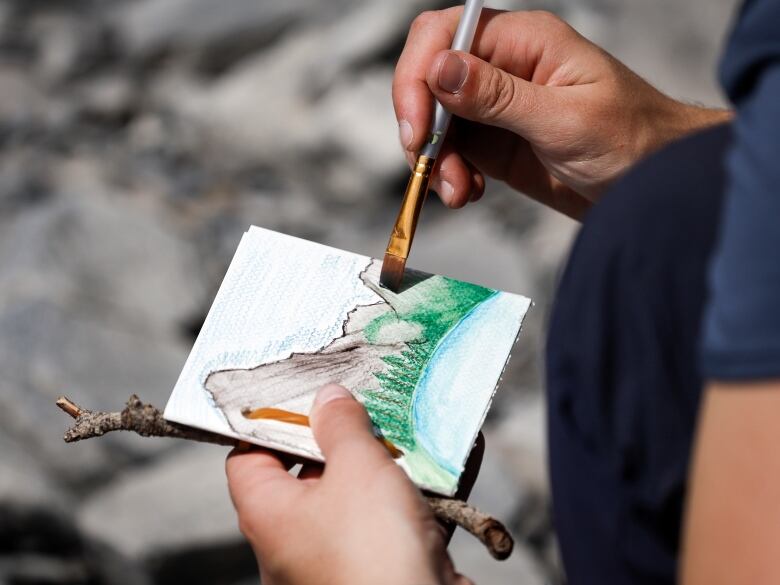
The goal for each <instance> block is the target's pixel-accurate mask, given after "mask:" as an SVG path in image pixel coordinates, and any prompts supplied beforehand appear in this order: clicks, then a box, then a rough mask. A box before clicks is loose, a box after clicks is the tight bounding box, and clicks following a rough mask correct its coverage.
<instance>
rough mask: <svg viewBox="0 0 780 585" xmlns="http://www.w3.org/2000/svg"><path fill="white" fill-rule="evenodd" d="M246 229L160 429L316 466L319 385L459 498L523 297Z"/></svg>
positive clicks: (432, 482)
mask: <svg viewBox="0 0 780 585" xmlns="http://www.w3.org/2000/svg"><path fill="white" fill-rule="evenodd" d="M380 269H381V261H379V260H375V259H371V258H368V257H366V256H361V255H358V254H353V253H351V252H345V251H341V250H336V249H334V248H329V247H326V246H322V245H320V244H316V243H313V242H308V241H305V240H301V239H298V238H293V237H291V236H286V235H284V234H279V233H275V232H272V231H269V230H264V229H261V228H257V227H252V228H251V229H250V230H249V231H248V232H247V233H246V234H245V235H244V238H243V239H242V241H241V243H240V245H239V248H238V251H237V252H236V255H235V257H234V259H233V262H232V263H231V266H230V268H229V270H228V272H227V274H226V276H225V280H224V281H223V283H222V286H221V287H220V290H219V292H218V294H217V297H216V299H215V301H214V304H213V306H212V308H211V311H210V312H209V315H208V317H207V319H206V321H205V323H204V326H203V328H202V330H201V332H200V334H199V336H198V339H197V340H196V342H195V345H194V346H193V349H192V352H191V354H190V357H189V359H188V360H187V363H186V365H185V367H184V369H183V371H182V373H181V376H180V378H179V381H178V382H177V384H176V387H175V388H174V391H173V394H172V395H171V398H170V400H169V402H168V405H167V407H166V410H165V416H166V418H168V419H169V420H172V421H176V422H180V423H183V424H189V425H192V426H197V427H200V428H204V429H207V430H211V431H215V432H220V433H223V434H228V435H230V436H235V437H238V438H242V439H244V440H247V441H249V442H253V443H257V444H260V445H264V446H267V447H271V448H275V449H279V450H282V451H287V452H291V453H295V454H299V455H303V456H305V457H309V458H313V459H317V460H322V454H321V453H320V451H319V449H318V448H317V445H316V443H315V441H314V439H313V437H312V434H311V431H310V429H309V428H308V427H307V426H306V425H305V421H306V415H307V414H308V412H309V411H310V409H311V404H312V400H313V397H314V394H315V393H316V391H317V389H318V388H320V387H321V386H322V385H323V384H326V383H328V382H337V383H340V384H342V385H344V386H345V387H347V388H348V389H349V390H350V391H351V392H352V393H353V394H354V395H355V397H356V398H357V399H358V400H360V401H361V402H362V403H363V404H364V405H365V406H366V409H367V410H368V413H369V415H370V416H371V419H372V421H373V423H374V425H375V427H376V428H377V431H378V433H379V435H380V436H381V437H382V439H383V440H384V442H385V444H386V445H387V446H388V448H389V449H390V450H391V452H392V453H393V454H394V456H395V457H396V458H397V461H398V463H399V464H400V465H401V466H402V467H403V468H404V469H405V470H406V471H407V473H408V474H409V476H410V477H411V478H412V480H414V481H415V482H416V483H417V484H418V485H420V486H421V487H424V488H426V489H430V490H433V491H436V492H438V493H442V494H446V495H451V494H453V493H454V492H455V490H456V488H457V484H458V479H459V477H460V474H461V472H462V471H463V465H464V463H465V460H466V458H467V456H468V453H469V451H470V449H471V446H472V445H473V442H474V440H475V438H476V435H477V433H478V431H479V429H480V427H481V425H482V422H483V421H484V418H485V416H486V414H487V411H488V408H489V406H490V402H491V400H492V397H493V394H494V392H495V391H496V388H497V385H498V382H499V380H500V377H501V374H502V372H503V370H504V368H505V366H506V363H507V360H508V359H509V355H510V353H511V351H512V348H513V346H514V344H515V341H516V339H517V337H518V334H519V332H520V327H521V324H522V321H523V318H524V316H525V314H526V312H527V310H528V308H529V306H530V299H528V298H526V297H523V296H520V295H515V294H510V293H505V292H501V291H497V290H493V289H490V288H486V287H483V286H479V285H475V284H469V283H466V282H461V281H458V280H454V279H451V278H447V277H444V276H438V275H432V274H425V273H422V272H416V271H412V270H407V272H406V276H405V280H404V284H403V286H402V287H401V290H400V291H399V292H398V293H393V292H391V291H389V290H388V289H385V288H383V287H380V286H379V284H378V281H379V273H380Z"/></svg>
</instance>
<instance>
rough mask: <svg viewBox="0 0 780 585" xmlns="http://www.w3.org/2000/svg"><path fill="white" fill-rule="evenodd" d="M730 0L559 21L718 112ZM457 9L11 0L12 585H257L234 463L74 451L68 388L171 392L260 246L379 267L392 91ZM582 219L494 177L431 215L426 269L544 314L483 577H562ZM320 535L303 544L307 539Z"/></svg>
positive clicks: (546, 3) (4, 86)
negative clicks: (565, 388)
mask: <svg viewBox="0 0 780 585" xmlns="http://www.w3.org/2000/svg"><path fill="white" fill-rule="evenodd" d="M735 2H736V0H654V1H653V2H647V1H646V0H538V1H528V2H524V1H521V0H518V1H514V2H513V1H502V2H488V4H490V5H492V6H495V7H503V8H515V9H519V8H531V7H534V8H546V9H548V10H552V11H554V12H556V13H558V14H560V15H561V16H563V17H565V18H567V19H569V20H570V21H571V22H572V24H574V25H575V27H577V28H578V29H579V30H580V31H581V32H583V33H584V34H585V35H586V36H588V37H590V38H591V39H593V40H595V41H596V42H598V43H601V44H602V45H604V46H605V47H606V48H607V49H608V50H610V51H611V52H613V53H614V54H615V55H617V56H618V57H619V58H621V59H624V60H626V61H627V62H628V63H629V64H630V65H631V66H633V67H634V68H636V69H637V70H638V71H639V72H640V73H641V74H642V75H644V76H645V77H647V78H648V79H650V80H651V81H652V82H654V83H655V84H657V85H659V86H660V87H661V88H662V89H663V90H665V91H667V92H668V93H670V94H672V95H674V96H675V97H680V98H686V99H690V100H697V101H702V102H704V103H707V104H712V105H715V104H720V103H721V99H722V98H721V96H720V93H719V91H718V89H717V85H716V83H715V79H714V67H715V62H716V59H717V56H718V53H719V51H720V47H721V44H722V39H723V35H724V32H725V30H726V27H727V23H728V21H729V18H730V16H731V13H732V11H733V9H734V4H735ZM445 4H447V3H446V2H439V1H438V0H222V1H218V0H117V1H113V2H109V1H107V0H15V1H14V0H4V1H2V2H0V372H2V376H0V583H8V584H33V583H52V584H66V583H67V584H77V583H89V584H96V585H97V584H136V583H137V584H152V583H155V584H163V583H180V582H187V583H190V584H191V585H198V584H200V583H203V584H206V583H209V584H220V583H225V584H244V583H246V584H249V583H256V582H257V571H256V567H255V564H254V560H253V558H252V555H251V553H250V551H249V550H248V548H247V547H246V545H245V544H244V543H243V541H242V539H241V536H240V535H239V533H238V530H237V527H236V520H235V517H234V513H233V511H232V508H231V506H230V503H229V500H228V497H227V492H226V489H225V480H224V474H223V470H222V466H223V459H224V456H225V451H224V449H220V448H216V447H207V446H200V445H191V444H182V443H177V442H175V441H172V440H168V441H166V440H151V439H141V438H138V437H133V436H116V435H113V436H107V437H105V438H103V439H100V440H92V441H88V442H86V443H82V444H78V445H66V444H64V443H63V442H62V440H61V436H62V432H63V430H64V428H65V427H66V425H67V423H68V420H67V417H66V416H65V415H64V414H62V413H61V412H59V411H58V410H57V409H56V408H55V407H54V399H55V398H56V397H57V396H58V395H59V394H61V393H65V394H68V395H70V396H71V397H72V398H74V399H75V400H77V401H78V402H80V403H82V404H84V405H87V406H89V407H93V408H98V409H116V408H119V407H120V406H121V405H122V404H123V402H124V400H125V399H126V398H127V396H128V395H129V394H130V393H132V392H137V393H139V394H140V395H141V396H142V397H143V398H144V399H146V400H148V401H152V402H154V403H156V404H157V405H159V406H163V405H164V404H165V401H166V398H167V396H168V394H169V392H170V390H171V388H172V387H173V384H174V382H175V380H176V377H177V374H178V372H179V370H180V368H181V367H182V365H183V363H184V360H185V358H186V356H187V352H188V349H189V347H190V344H191V343H192V341H193V339H194V336H195V335H196V334H197V331H198V328H199V325H200V323H201V321H202V319H203V317H204V315H205V313H206V311H207V309H208V307H209V304H210V300H211V298H212V296H213V294H214V292H215V290H216V288H217V286H218V285H219V282H220V279H221V276H222V274H223V273H224V271H225V268H226V267H227V264H228V262H229V260H230V258H231V256H232V253H233V251H234V249H235V247H236V245H237V243H238V240H239V237H240V235H241V234H242V232H243V231H244V230H245V229H246V228H247V226H249V225H250V224H257V225H259V226H264V227H267V228H271V229H274V230H280V231H284V232H287V233H290V234H294V235H296V236H301V237H304V238H309V239H313V240H316V241H319V242H323V243H326V244H330V245H334V246H338V247H342V248H347V249H350V250H353V251H356V252H361V253H364V254H370V255H374V256H377V255H381V254H382V253H383V249H384V245H385V243H386V238H387V236H388V233H389V229H390V226H391V222H392V220H393V219H394V216H395V213H396V211H397V206H398V203H399V198H400V196H401V192H402V189H403V186H404V183H405V181H406V178H407V170H406V167H405V163H404V161H403V159H402V156H401V152H400V148H399V147H398V142H397V138H396V125H395V119H394V116H393V111H392V106H391V100H390V83H391V78H392V72H393V66H394V62H395V59H396V58H397V56H398V54H399V52H400V49H401V47H402V45H403V42H404V38H405V34H406V31H407V29H408V26H409V23H410V22H411V20H412V19H413V17H414V16H415V15H416V14H417V13H419V12H421V11H422V10H424V9H431V8H439V7H442V6H444V5H445ZM575 230H576V226H575V225H574V224H573V223H572V222H570V221H568V220H566V219H564V218H562V217H560V216H558V215H556V214H555V213H552V212H549V211H547V210H545V209H542V208H541V207H539V206H538V205H535V204H533V203H530V202H528V201H526V200H525V199H523V198H522V197H520V196H518V195H516V194H514V193H510V192H507V191H506V190H505V189H503V188H502V187H501V186H500V185H497V184H491V185H489V187H488V193H487V195H486V196H485V198H484V199H483V200H482V201H481V202H480V203H479V204H478V205H474V206H471V207H469V208H467V209H465V210H462V211H448V210H445V209H444V208H443V207H442V206H441V205H440V204H439V203H438V200H437V199H436V198H435V197H432V198H431V199H430V200H429V203H428V205H427V207H426V209H425V212H424V217H423V220H422V225H421V227H420V230H419V232H418V236H417V240H416V245H415V249H414V252H413V257H412V260H411V264H412V265H414V266H415V267H417V268H420V269H424V270H428V271H432V272H440V273H444V274H449V275H452V276H456V277H459V278H462V279H465V280H470V281H474V282H479V283H484V284H487V285H491V286H494V287H500V288H503V289H506V290H509V291H515V292H520V293H525V294H527V295H529V296H532V297H533V298H534V299H535V301H536V306H535V307H534V309H533V312H532V315H531V317H529V319H528V321H527V327H526V328H525V332H524V335H523V336H522V338H521V341H520V343H519V345H518V347H517V349H516V351H515V355H514V357H513V359H512V362H511V366H510V368H509V370H508V372H507V375H506V379H505V381H504V384H503V387H502V389H501V392H500V394H499V396H498V398H497V401H496V404H495V406H494V408H493V410H492V412H491V415H490V418H489V420H488V421H487V424H486V427H485V434H486V436H487V444H488V451H487V455H486V460H485V463H484V466H483V470H482V475H481V478H480V480H479V481H478V483H477V485H476V488H475V493H474V496H473V501H474V502H475V503H476V504H477V505H479V506H481V507H482V508H484V509H486V510H488V511H490V512H492V513H494V514H495V515H497V516H498V517H499V518H502V519H504V520H505V521H507V523H508V524H509V526H510V527H511V529H512V531H513V532H514V534H515V535H516V536H517V538H518V547H517V552H516V553H515V554H514V555H513V556H512V558H511V559H510V560H509V561H507V562H506V563H503V564H501V563H496V562H495V561H493V560H492V559H491V558H490V557H489V556H488V555H487V553H486V552H485V551H484V550H483V549H482V547H481V546H480V545H478V544H477V543H476V542H475V541H473V540H471V538H470V537H469V536H467V535H464V534H460V533H459V534H458V535H457V536H456V537H455V539H454V542H453V544H452V547H451V550H452V554H453V556H454V558H455V563H456V565H457V566H458V567H459V568H460V569H461V570H462V571H463V572H465V573H466V574H468V575H470V576H472V577H473V578H474V579H475V580H476V581H477V582H478V583H481V584H483V585H485V584H492V583H523V584H529V585H537V584H538V585H541V584H542V583H548V582H549V583H559V582H561V576H560V571H559V569H558V562H557V560H556V554H555V545H554V535H553V532H552V528H551V523H550V514H549V496H548V490H547V482H546V478H545V475H546V474H545V454H544V424H543V421H544V400H543V391H544V388H543V380H542V376H541V375H540V372H541V369H542V364H541V355H542V350H541V348H542V347H543V343H544V323H545V319H546V315H547V313H548V309H549V306H550V302H551V298H552V295H553V291H554V283H555V280H556V276H557V274H558V273H559V271H560V269H561V266H562V263H563V261H564V259H565V254H566V251H567V248H568V246H569V243H570V240H571V237H572V236H573V234H574V233H575ZM296 545H297V546H302V545H303V546H305V543H297V544H296Z"/></svg>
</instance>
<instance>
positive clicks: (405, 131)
mask: <svg viewBox="0 0 780 585" xmlns="http://www.w3.org/2000/svg"><path fill="white" fill-rule="evenodd" d="M398 136H399V137H400V138H401V146H403V147H404V148H405V149H407V150H409V147H410V146H411V144H412V140H414V130H412V125H411V124H410V123H409V122H407V121H406V120H401V121H400V122H398Z"/></svg>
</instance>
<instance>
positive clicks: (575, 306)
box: [547, 0, 780, 585]
mask: <svg viewBox="0 0 780 585" xmlns="http://www.w3.org/2000/svg"><path fill="white" fill-rule="evenodd" d="M721 76H722V80H723V84H724V87H725V89H726V91H727V93H728V95H729V97H730V99H731V100H732V102H733V103H734V106H735V109H736V110H737V116H736V118H735V121H734V123H733V124H732V125H726V126H720V127H717V128H712V129H709V130H707V131H704V132H700V133H697V134H695V135H692V136H689V137H686V138H685V139H683V140H680V141H678V142H676V143H674V144H671V145H669V146H668V147H667V148H665V149H663V150H662V151H660V152H658V153H657V154H655V155H654V156H651V157H649V158H648V159H647V160H645V161H642V162H641V163H639V164H638V165H636V167H635V168H634V169H632V171H631V172H629V173H627V174H626V176H625V177H623V178H622V179H621V180H619V181H617V182H616V183H615V185H613V187H612V188H611V189H610V191H609V192H608V193H606V194H605V196H604V197H603V198H602V199H601V201H600V202H599V204H598V205H596V206H595V207H594V208H593V210H592V211H591V212H590V213H589V214H588V216H587V217H586V219H585V222H584V225H583V228H582V230H581V231H580V234H579V236H578V238H577V242H576V244H575V246H574V248H573V250H572V254H571V256H570V259H569V263H568V265H567V267H566V270H565V272H564V274H563V276H562V279H561V283H560V287H559V290H558V294H557V296H556V301H555V306H554V309H553V312H552V315H551V319H550V326H549V336H548V347H547V391H548V436H549V464H550V478H551V486H552V492H553V513H554V522H555V528H556V533H557V536H558V540H559V543H560V549H561V554H562V557H563V561H564V566H565V568H566V571H567V576H568V582H569V585H604V584H609V585H673V584H674V583H676V575H677V561H678V555H679V546H680V527H681V519H682V512H683V507H684V502H685V493H686V487H687V477H688V469H689V455H690V448H691V443H692V440H693V433H694V429H695V427H696V419H697V415H698V411H699V399H700V394H701V390H702V387H703V385H704V384H705V383H706V380H707V379H739V378H742V379H745V378H753V379H755V378H763V377H777V376H780V309H778V306H780V0H749V1H748V2H747V3H746V4H745V5H744V6H743V8H742V12H741V14H740V15H739V18H738V20H737V23H736V24H735V27H734V30H733V32H732V35H731V39H730V42H729V44H728V46H727V49H726V53H725V56H724V58H723V62H722V70H721ZM726 196H727V203H725V204H722V202H723V201H725V200H726ZM713 257H714V258H715V260H714V262H711V260H712V259H713ZM708 298H709V299H711V303H710V305H709V310H708V311H707V313H706V315H705V312H704V307H705V304H706V303H707V302H708ZM699 356H701V357H702V359H698V358H699Z"/></svg>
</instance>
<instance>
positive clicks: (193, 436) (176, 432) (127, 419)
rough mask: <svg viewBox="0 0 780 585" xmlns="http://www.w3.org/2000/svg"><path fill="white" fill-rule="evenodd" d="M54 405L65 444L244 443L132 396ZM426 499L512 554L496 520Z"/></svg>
mask: <svg viewBox="0 0 780 585" xmlns="http://www.w3.org/2000/svg"><path fill="white" fill-rule="evenodd" d="M57 406H59V407H60V408H61V409H62V410H64V411H65V412H66V413H68V414H69V415H70V416H71V417H72V418H74V419H75V420H76V422H75V423H74V424H73V426H71V427H70V428H69V429H68V430H67V431H66V432H65V437H64V439H65V442H66V443H74V442H76V441H81V440H83V439H90V438H92V437H99V436H101V435H104V434H106V433H110V432H112V431H131V432H134V433H137V434H139V435H141V436H144V437H174V438H177V439H189V440H191V441H200V442H202V443H213V444H216V445H225V446H228V447H235V446H237V445H239V444H240V443H241V444H243V442H242V441H236V440H235V439H231V438H230V437H225V436H223V435H219V434H217V433H211V432H209V431H202V430H199V429H195V428H192V427H188V426H186V425H180V424H176V423H172V422H168V421H166V420H165V419H164V418H163V415H162V412H161V411H160V409H158V408H156V407H154V406H152V405H151V404H144V403H143V402H141V399H140V398H138V396H136V395H135V394H133V395H132V396H131V397H130V398H128V400H127V404H126V405H125V407H124V409H122V411H121V412H99V411H91V410H87V409H84V408H82V407H80V406H79V405H78V404H76V403H75V402H73V401H72V400H70V399H69V398H66V397H64V396H60V398H59V399H57ZM426 499H427V500H428V504H430V506H431V509H432V510H433V513H434V515H435V516H436V518H437V519H439V520H441V521H442V522H445V523H453V524H457V525H458V526H460V527H461V528H463V529H464V530H466V531H467V532H470V533H471V534H473V535H474V536H475V537H477V538H478V539H479V540H480V542H482V543H483V544H484V545H485V547H486V548H487V549H488V551H489V552H490V554H491V555H492V556H493V557H494V558H496V559H499V560H503V559H506V558H507V557H508V556H509V555H510V553H511V552H512V548H513V546H514V542H513V540H512V537H511V536H510V535H509V532H508V531H507V529H506V528H505V527H504V525H503V524H501V522H499V521H498V520H496V519H495V518H492V517H491V516H488V515H487V514H484V513H482V512H480V511H479V510H477V509H476V508H474V507H472V506H469V505H468V504H467V503H466V502H463V501H461V500H454V499H447V498H438V497H432V496H426Z"/></svg>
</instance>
